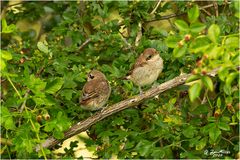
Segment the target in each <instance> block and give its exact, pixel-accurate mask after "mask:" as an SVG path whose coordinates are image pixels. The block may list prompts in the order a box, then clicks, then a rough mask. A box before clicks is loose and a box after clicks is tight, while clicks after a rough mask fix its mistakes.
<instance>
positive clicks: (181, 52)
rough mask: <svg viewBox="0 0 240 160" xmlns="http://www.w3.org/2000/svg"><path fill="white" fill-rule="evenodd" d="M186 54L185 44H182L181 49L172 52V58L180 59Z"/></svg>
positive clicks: (177, 48)
mask: <svg viewBox="0 0 240 160" xmlns="http://www.w3.org/2000/svg"><path fill="white" fill-rule="evenodd" d="M186 52H187V44H184V45H183V46H182V47H176V48H174V50H173V56H174V57H175V58H179V57H182V56H183V55H185V53H186Z"/></svg>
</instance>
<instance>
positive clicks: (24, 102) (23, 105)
mask: <svg viewBox="0 0 240 160" xmlns="http://www.w3.org/2000/svg"><path fill="white" fill-rule="evenodd" d="M29 92H30V89H28V90H27V92H26V93H25V95H24V98H23V99H24V101H23V103H22V105H21V107H20V110H19V112H20V113H22V111H23V109H24V107H25V106H26V101H27V97H28V94H29Z"/></svg>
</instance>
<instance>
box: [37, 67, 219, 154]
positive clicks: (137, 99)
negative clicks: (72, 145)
mask: <svg viewBox="0 0 240 160" xmlns="http://www.w3.org/2000/svg"><path fill="white" fill-rule="evenodd" d="M218 70H219V68H217V69H214V70H212V71H211V72H209V73H208V75H209V76H215V75H216V74H217V71H218ZM191 75H192V74H183V75H180V76H178V77H175V78H174V79H172V80H169V81H167V82H164V83H162V84H160V85H158V86H156V87H154V88H151V89H149V90H147V91H145V92H143V93H142V94H140V95H136V96H133V97H131V98H129V99H126V100H123V101H121V102H118V103H116V104H113V105H112V106H110V107H107V108H104V109H103V110H101V111H99V112H97V113H96V114H94V115H93V116H91V117H89V118H87V119H85V120H82V121H80V122H78V123H77V124H75V125H73V126H72V127H71V128H70V129H69V130H67V131H66V132H65V133H64V139H62V140H57V139H55V138H53V137H49V138H48V139H47V140H46V141H45V142H44V143H42V144H41V145H42V147H43V148H51V147H53V146H55V145H56V144H58V143H60V142H62V141H63V140H65V139H67V138H70V137H72V136H74V135H76V134H79V133H81V132H83V131H86V130H87V129H88V128H89V127H91V126H92V125H93V124H95V123H97V122H99V121H101V120H102V119H104V118H106V117H108V116H110V115H112V114H114V113H117V112H120V111H122V110H124V109H127V108H130V107H132V106H136V105H138V104H139V103H141V102H143V101H145V100H147V99H150V98H152V97H154V96H156V95H158V94H160V93H162V92H164V91H166V90H169V89H171V88H174V87H176V86H179V85H182V84H184V83H185V81H186V80H187V79H188V78H189V77H190V76H191ZM39 149H40V145H38V146H37V147H36V151H39Z"/></svg>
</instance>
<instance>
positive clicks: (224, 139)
mask: <svg viewBox="0 0 240 160" xmlns="http://www.w3.org/2000/svg"><path fill="white" fill-rule="evenodd" d="M222 139H223V140H225V141H227V142H229V143H230V144H231V145H233V146H234V144H233V143H232V142H231V141H230V140H228V139H227V138H224V137H222Z"/></svg>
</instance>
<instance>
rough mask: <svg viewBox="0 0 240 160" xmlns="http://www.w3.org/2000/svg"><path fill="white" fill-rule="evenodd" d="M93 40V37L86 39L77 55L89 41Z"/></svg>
mask: <svg viewBox="0 0 240 160" xmlns="http://www.w3.org/2000/svg"><path fill="white" fill-rule="evenodd" d="M91 41H92V39H91V38H88V39H86V41H85V42H83V43H82V45H81V46H80V47H79V48H78V52H76V54H75V55H78V53H79V51H81V50H82V49H83V48H84V47H85V46H86V45H87V44H88V43H89V42H91Z"/></svg>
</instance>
